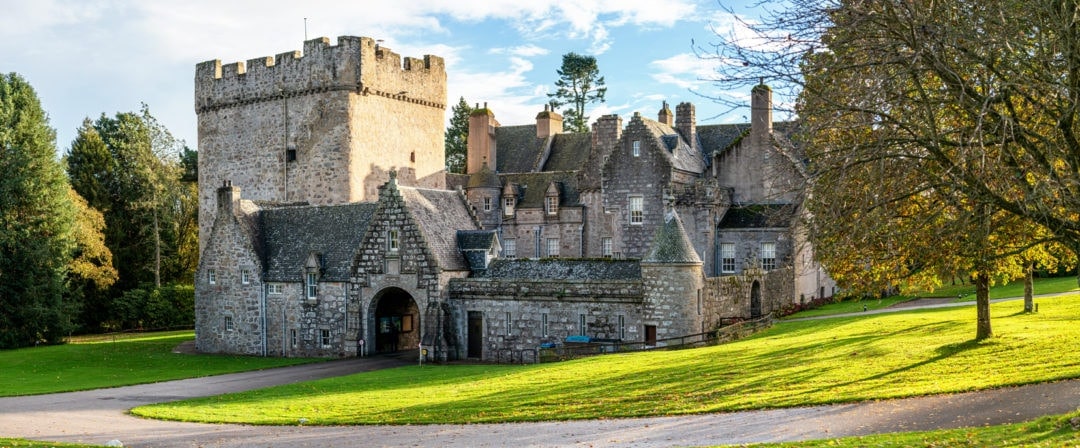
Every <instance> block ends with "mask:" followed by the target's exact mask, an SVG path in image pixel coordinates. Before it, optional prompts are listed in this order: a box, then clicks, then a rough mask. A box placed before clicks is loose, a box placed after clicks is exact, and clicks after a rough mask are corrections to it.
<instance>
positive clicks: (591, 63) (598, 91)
mask: <svg viewBox="0 0 1080 448" xmlns="http://www.w3.org/2000/svg"><path fill="white" fill-rule="evenodd" d="M556 73H558V74H559V79H558V80H556V81H555V87H558V89H557V90H556V91H555V93H549V94H548V97H549V98H551V105H552V107H553V109H552V110H554V108H555V107H562V106H564V105H567V104H569V105H571V106H572V107H570V108H568V109H566V110H564V111H563V117H564V121H563V123H565V126H566V129H567V130H568V131H571V132H588V131H589V127H588V125H589V117H588V116H587V115H585V105H586V104H589V103H593V102H596V101H599V102H601V103H602V102H604V94H605V93H607V87H605V86H604V77H603V76H600V68H599V67H598V66H597V64H596V58H595V57H593V56H584V55H580V54H577V53H573V52H570V53H567V54H564V55H563V59H562V67H561V68H559V69H558V70H556Z"/></svg>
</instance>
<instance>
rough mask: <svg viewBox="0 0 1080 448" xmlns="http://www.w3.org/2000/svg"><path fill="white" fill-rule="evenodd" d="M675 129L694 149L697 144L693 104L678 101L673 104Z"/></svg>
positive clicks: (696, 147)
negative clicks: (677, 103)
mask: <svg viewBox="0 0 1080 448" xmlns="http://www.w3.org/2000/svg"><path fill="white" fill-rule="evenodd" d="M675 129H676V130H678V131H679V134H682V136H683V138H684V139H686V143H687V144H689V145H690V147H691V148H694V149H695V150H697V149H698V146H697V117H696V116H695V112H694V105H693V104H691V103H679V105H678V106H675Z"/></svg>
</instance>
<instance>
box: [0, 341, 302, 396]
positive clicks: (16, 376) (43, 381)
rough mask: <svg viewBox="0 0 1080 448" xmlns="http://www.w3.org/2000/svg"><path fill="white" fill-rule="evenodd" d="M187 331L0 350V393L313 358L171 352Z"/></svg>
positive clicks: (111, 384) (158, 377)
mask: <svg viewBox="0 0 1080 448" xmlns="http://www.w3.org/2000/svg"><path fill="white" fill-rule="evenodd" d="M194 337H195V333H194V332H192V331H179V332H165V333H147V334H140V335H122V336H109V337H105V338H93V337H87V338H75V339H74V340H73V342H71V343H68V344H64V345H54V346H46V347H33V348H23V349H17V350H3V351H0V373H2V374H0V396H3V397H8V396H14V395H34V394H45V393H54V392H69V391H76V390H87V389H98V388H103V387H116V386H126V385H132V384H142V383H153V382H158V381H166V380H175V379H183V378H194V377H200V376H208V375H218V374H222V373H232V372H242V371H247V370H259V369H265V368H270V367H279V366H285V365H293V364H301V363H307V362H314V361H318V360H314V359H296V358H291V359H283V358H260V357H254V356H218V355H185V354H177V353H172V350H173V348H175V347H176V346H177V345H179V344H180V343H181V342H184V341H189V340H192V339H193V338H194Z"/></svg>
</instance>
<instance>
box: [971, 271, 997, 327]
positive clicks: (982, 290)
mask: <svg viewBox="0 0 1080 448" xmlns="http://www.w3.org/2000/svg"><path fill="white" fill-rule="evenodd" d="M975 309H976V310H977V311H978V317H977V326H976V328H975V340H976V341H981V340H984V339H990V338H992V337H994V332H993V331H991V330H990V275H989V274H987V273H986V272H982V271H980V272H979V273H978V274H977V275H976V276H975Z"/></svg>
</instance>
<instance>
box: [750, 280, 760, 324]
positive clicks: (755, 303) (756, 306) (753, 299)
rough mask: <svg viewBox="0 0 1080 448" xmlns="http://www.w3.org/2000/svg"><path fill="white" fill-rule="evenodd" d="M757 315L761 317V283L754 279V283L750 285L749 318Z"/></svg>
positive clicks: (755, 317)
mask: <svg viewBox="0 0 1080 448" xmlns="http://www.w3.org/2000/svg"><path fill="white" fill-rule="evenodd" d="M759 317H761V283H758V281H757V280H754V283H753V284H751V285H750V318H751V319H757V318H759Z"/></svg>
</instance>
